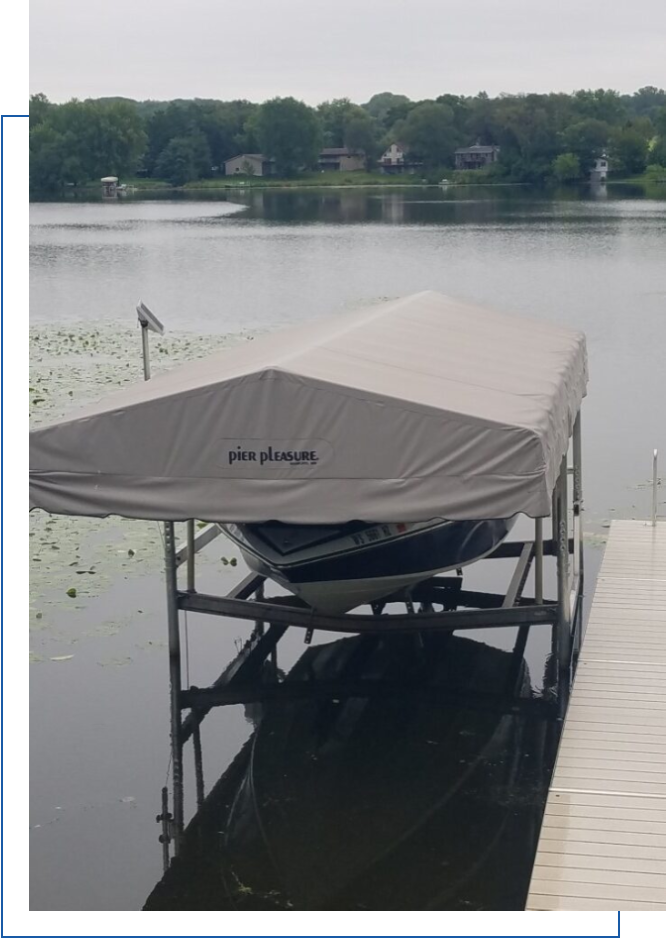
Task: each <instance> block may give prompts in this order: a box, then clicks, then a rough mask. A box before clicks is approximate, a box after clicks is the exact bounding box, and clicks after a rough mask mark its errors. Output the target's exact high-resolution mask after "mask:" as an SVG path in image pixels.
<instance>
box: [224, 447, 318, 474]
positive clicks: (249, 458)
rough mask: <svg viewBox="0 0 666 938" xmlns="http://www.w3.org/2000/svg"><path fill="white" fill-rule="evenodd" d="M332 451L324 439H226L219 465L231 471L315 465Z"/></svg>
mask: <svg viewBox="0 0 666 938" xmlns="http://www.w3.org/2000/svg"><path fill="white" fill-rule="evenodd" d="M330 452H331V447H330V444H328V443H327V442H326V441H324V440H271V442H270V443H269V442H267V441H264V440H233V441H231V440H225V441H224V455H223V461H222V464H223V465H224V466H225V467H226V468H228V469H231V470H232V471H233V470H235V471H240V472H247V471H250V472H252V470H253V469H255V468H256V469H257V470H262V469H263V470H264V471H266V470H271V469H287V468H296V469H298V468H304V467H312V466H318V465H319V463H320V462H321V461H322V459H324V458H326V457H328V456H329V455H330Z"/></svg>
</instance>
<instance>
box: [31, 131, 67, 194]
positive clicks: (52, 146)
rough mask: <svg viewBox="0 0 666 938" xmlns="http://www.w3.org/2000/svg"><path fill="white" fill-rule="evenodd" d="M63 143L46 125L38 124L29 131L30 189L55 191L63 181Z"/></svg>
mask: <svg viewBox="0 0 666 938" xmlns="http://www.w3.org/2000/svg"><path fill="white" fill-rule="evenodd" d="M64 159H65V151H64V141H63V137H62V134H59V133H58V132H57V131H56V130H54V129H53V127H51V126H50V125H49V124H47V123H39V124H37V125H36V126H35V127H33V128H32V129H31V130H30V188H31V189H36V190H53V189H57V188H58V187H59V186H61V185H62V184H63V182H64V181H65V180H64V178H63V175H64V173H63V164H64Z"/></svg>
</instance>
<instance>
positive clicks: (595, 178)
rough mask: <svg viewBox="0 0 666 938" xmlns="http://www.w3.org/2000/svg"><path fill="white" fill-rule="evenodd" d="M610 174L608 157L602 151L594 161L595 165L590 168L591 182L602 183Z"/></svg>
mask: <svg viewBox="0 0 666 938" xmlns="http://www.w3.org/2000/svg"><path fill="white" fill-rule="evenodd" d="M607 176H608V157H607V156H606V154H605V153H602V155H601V156H598V157H597V158H596V160H595V161H594V166H593V167H592V169H591V170H590V182H591V183H593V184H594V183H600V182H606V178H607Z"/></svg>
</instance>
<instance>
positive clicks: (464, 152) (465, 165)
mask: <svg viewBox="0 0 666 938" xmlns="http://www.w3.org/2000/svg"><path fill="white" fill-rule="evenodd" d="M499 153H500V148H499V147H496V146H484V145H483V144H480V143H475V144H474V145H473V146H471V147H458V149H457V150H456V154H455V156H456V169H482V168H483V167H484V166H490V165H491V163H496V162H497V160H498V159H499Z"/></svg>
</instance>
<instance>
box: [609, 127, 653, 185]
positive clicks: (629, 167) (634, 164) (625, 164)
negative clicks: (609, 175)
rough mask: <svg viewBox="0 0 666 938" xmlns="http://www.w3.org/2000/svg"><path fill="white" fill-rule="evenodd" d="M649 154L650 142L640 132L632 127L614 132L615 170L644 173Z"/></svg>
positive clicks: (611, 151)
mask: <svg viewBox="0 0 666 938" xmlns="http://www.w3.org/2000/svg"><path fill="white" fill-rule="evenodd" d="M647 154H648V142H647V140H646V139H645V137H643V136H642V135H641V134H640V133H638V132H637V131H636V130H632V129H631V128H627V129H624V130H618V131H616V132H615V133H614V134H613V138H612V140H611V147H610V158H611V166H612V168H613V170H615V171H617V172H620V173H626V174H627V175H634V174H635V173H642V172H643V171H644V169H645V164H646V160H647Z"/></svg>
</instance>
